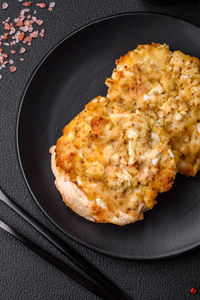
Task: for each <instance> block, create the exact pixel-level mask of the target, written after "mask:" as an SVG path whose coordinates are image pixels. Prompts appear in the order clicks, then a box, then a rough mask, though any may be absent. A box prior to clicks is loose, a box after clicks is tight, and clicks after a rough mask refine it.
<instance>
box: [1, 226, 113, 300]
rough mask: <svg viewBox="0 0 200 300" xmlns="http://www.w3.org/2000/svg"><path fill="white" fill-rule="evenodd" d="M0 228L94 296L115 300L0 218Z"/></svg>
mask: <svg viewBox="0 0 200 300" xmlns="http://www.w3.org/2000/svg"><path fill="white" fill-rule="evenodd" d="M0 228H2V229H3V230H5V231H7V232H8V233H10V234H11V235H12V236H14V237H15V238H16V239H18V240H19V241H20V242H22V243H23V244H25V245H26V246H27V247H28V248H30V249H31V250H32V251H33V252H35V253H36V254H38V255H39V256H40V257H42V258H44V259H45V260H46V261H48V262H49V263H51V265H53V266H55V267H56V268H57V269H59V270H60V271H61V272H63V273H64V274H65V275H67V276H68V277H70V278H72V279H73V280H74V281H76V282H78V283H79V284H80V285H82V286H84V287H85V288H86V289H88V290H89V291H91V292H92V293H94V294H95V295H96V296H98V297H100V298H102V299H105V300H115V296H112V295H110V294H109V293H108V292H107V291H106V290H104V289H102V288H101V287H100V286H98V285H97V284H95V283H94V282H92V281H91V280H90V279H87V278H86V277H84V276H83V275H81V274H80V273H78V272H77V271H75V270H73V269H72V268H71V267H70V266H69V265H67V264H66V263H64V262H62V261H61V260H59V259H58V258H56V257H55V256H54V255H52V254H50V253H49V252H47V251H46V250H45V249H43V248H41V247H40V246H38V245H37V244H35V243H33V242H32V241H31V240H29V239H27V238H26V237H25V236H23V235H22V234H20V233H19V232H17V231H16V230H14V229H13V228H11V227H10V226H8V225H7V224H5V223H4V222H2V221H1V220H0Z"/></svg>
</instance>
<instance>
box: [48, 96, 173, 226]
mask: <svg viewBox="0 0 200 300" xmlns="http://www.w3.org/2000/svg"><path fill="white" fill-rule="evenodd" d="M168 141H169V137H168V135H167V134H166V133H164V132H163V130H162V129H161V128H160V127H159V126H156V124H155V121H154V120H153V119H150V118H147V117H146V116H145V115H144V114H143V113H142V112H132V110H131V109H129V108H128V107H127V106H126V105H124V104H123V103H119V102H118V101H117V102H114V101H110V100H109V99H107V98H103V97H97V98H95V99H93V100H92V101H91V102H90V103H88V104H87V105H86V108H85V109H84V110H83V111H82V112H81V113H80V114H79V115H78V116H77V117H76V118H75V119H73V120H72V122H70V123H69V124H68V125H67V126H66V127H65V128H64V130H63V136H62V137H61V138H60V139H59V140H58V141H57V144H56V148H55V150H54V151H55V154H56V156H55V158H54V159H55V162H56V172H55V168H54V174H55V176H56V186H57V188H58V190H59V191H60V193H61V194H62V196H63V199H64V201H65V202H66V204H67V205H68V206H70V207H71V208H72V209H73V210H74V211H76V212H77V213H79V214H80V215H82V216H83V217H85V218H87V219H89V218H90V219H93V220H94V221H95V222H103V223H107V222H110V223H114V224H118V225H125V224H128V223H130V222H135V221H137V220H141V219H142V218H143V212H144V211H146V210H148V209H152V208H153V206H154V205H155V203H156V201H155V198H156V196H157V194H158V193H159V192H165V191H167V190H169V189H170V188H171V186H172V184H173V181H174V177H175V174H176V170H177V167H176V165H177V154H176V152H173V151H172V150H171V149H170V147H169V145H168ZM54 151H53V152H52V153H54ZM52 157H53V156H52ZM63 178H64V179H63ZM66 182H67V183H66ZM69 182H70V183H71V184H70V186H69ZM72 184H73V185H72ZM65 185H67V188H65ZM73 187H76V193H77V191H78V190H79V191H80V192H81V194H80V195H81V196H80V198H79V199H78V200H77V202H78V203H79V205H76V207H75V204H74V202H76V197H77V195H76V197H74V196H73V195H75V193H74V188H73ZM77 189H78V190H77ZM70 190H71V191H72V194H73V195H70ZM63 191H64V192H63ZM82 199H84V203H87V205H86V206H87V209H88V210H87V211H85V212H83V208H82V206H81V205H80V203H81V201H82ZM79 207H80V211H79Z"/></svg>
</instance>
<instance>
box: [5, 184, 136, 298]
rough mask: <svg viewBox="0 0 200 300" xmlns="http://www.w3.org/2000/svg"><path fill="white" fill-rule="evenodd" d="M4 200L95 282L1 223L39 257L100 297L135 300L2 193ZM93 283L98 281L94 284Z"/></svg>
mask: <svg viewBox="0 0 200 300" xmlns="http://www.w3.org/2000/svg"><path fill="white" fill-rule="evenodd" d="M0 200H2V201H3V202H4V203H5V204H7V205H8V206H9V207H10V208H11V209H12V210H14V211H15V212H16V213H17V214H18V215H20V216H21V217H22V218H23V219H24V220H25V221H27V222H28V223H29V224H30V225H31V226H32V227H33V228H34V229H36V230H37V231H38V232H39V233H40V234H41V235H42V236H43V237H45V238H46V239H47V240H48V241H49V242H51V243H52V244H53V245H54V246H55V247H56V248H57V249H59V250H60V251H61V252H62V253H63V254H64V255H65V256H67V257H68V258H69V259H70V260H71V261H72V262H73V263H75V264H76V265H77V266H78V267H79V268H81V269H82V270H83V271H84V272H85V273H86V274H87V275H88V276H89V277H90V278H91V279H92V280H91V279H87V278H86V277H84V276H83V275H82V274H80V273H79V272H77V271H75V270H73V268H72V267H70V266H69V265H68V264H66V263H64V262H62V261H60V260H59V259H57V258H56V257H55V256H53V255H52V254H50V253H49V252H47V251H46V250H44V249H43V248H41V247H40V246H38V245H37V244H35V243H33V242H32V241H30V240H29V239H27V238H26V237H24V236H22V235H21V234H20V233H18V232H17V231H15V230H13V229H12V228H11V227H9V226H8V225H6V224H5V223H3V222H2V221H0V228H2V229H3V230H5V231H7V232H9V233H10V234H12V235H13V236H14V237H15V238H17V239H18V240H20V241H21V242H22V243H24V244H25V245H26V246H27V247H28V248H30V249H31V250H33V251H34V252H35V253H37V254H38V255H39V256H41V257H42V258H44V259H45V260H47V261H48V262H49V263H51V264H52V265H54V266H55V267H56V268H57V269H59V270H60V271H62V272H63V273H64V274H66V275H67V276H68V277H70V278H72V279H73V280H75V281H76V282H77V283H79V284H80V285H82V286H84V287H85V288H86V289H88V290H89V291H91V292H92V293H94V294H95V295H96V296H98V297H100V298H101V299H105V300H131V299H130V298H129V297H128V296H127V295H125V293H124V292H122V290H121V289H120V288H119V287H118V286H117V285H115V284H114V283H113V282H112V281H110V279H108V278H107V277H106V276H105V275H104V274H103V273H101V272H100V271H99V270H98V269H97V268H95V267H94V266H93V265H92V264H91V263H90V262H89V261H88V260H87V259H85V258H84V257H83V256H82V255H81V254H79V253H78V252H77V251H76V250H75V249H73V248H72V247H71V246H69V245H67V244H65V243H64V242H63V241H62V240H61V239H59V238H58V237H56V236H55V235H54V234H53V233H52V232H51V231H50V230H48V229H47V228H45V227H44V226H43V225H42V224H40V223H39V222H38V221H36V220H35V219H34V218H33V217H32V216H30V215H29V214H28V213H27V212H25V211H24V210H23V209H22V208H20V207H19V206H18V205H17V204H15V203H14V202H13V201H11V200H10V199H9V198H8V197H7V196H6V195H5V194H4V193H3V191H2V190H1V189H0ZM93 280H95V281H96V283H97V284H96V283H95V282H93Z"/></svg>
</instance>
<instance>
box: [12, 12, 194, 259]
mask: <svg viewBox="0 0 200 300" xmlns="http://www.w3.org/2000/svg"><path fill="white" fill-rule="evenodd" d="M151 42H159V43H167V44H169V46H170V48H171V49H172V50H175V49H180V50H182V51H183V52H185V53H188V54H191V55H194V56H197V57H198V56H200V29H199V28H198V27H196V26H195V25H192V24H189V23H187V22H185V21H183V20H180V19H175V18H172V17H168V16H163V15H157V14H143V13H135V14H125V15H118V16H113V17H109V18H106V19H103V20H99V21H97V22H94V23H92V24H90V25H88V26H85V27H84V28H82V29H80V30H78V31H76V32H75V33H73V34H72V35H70V36H68V37H67V38H66V39H64V40H63V41H62V42H61V43H60V44H59V45H57V46H56V47H55V49H54V50H53V51H51V53H50V54H48V55H47V57H46V58H45V60H44V61H43V62H42V63H41V64H40V66H39V67H38V69H37V71H36V72H35V73H34V75H33V76H32V78H31V80H30V83H29V85H28V88H27V90H26V92H25V94H24V97H23V100H22V104H21V108H20V112H19V118H18V126H17V145H18V154H19V159H20V163H21V167H22V170H23V173H24V176H25V179H26V182H27V184H28V187H29V189H30V191H31V192H32V195H33V196H34V199H35V200H36V202H37V203H38V204H39V206H40V207H41V208H42V209H43V211H44V212H45V213H46V214H47V215H48V216H49V218H50V219H51V220H52V221H53V222H54V223H55V224H56V225H57V226H58V227H59V228H60V229H61V230H63V231H64V232H65V233H66V234H67V235H69V236H70V237H72V238H73V239H74V240H76V241H78V242H80V243H82V244H84V245H86V246H88V247H90V248H92V249H95V250H98V251H100V252H103V253H106V254H109V255H114V256H117V257H123V258H134V259H155V258H163V257H168V256H172V255H176V254H179V253H182V252H185V251H187V250H189V249H192V248H194V247H196V246H198V245H199V244H200V217H199V216H200V176H199V175H197V176H196V177H195V178H186V177H184V176H177V179H176V182H175V185H174V187H173V188H172V190H171V191H169V192H168V193H165V194H162V196H160V197H159V198H158V205H157V206H156V207H155V208H154V209H153V210H152V211H150V212H147V213H145V219H144V221H140V222H137V223H135V224H130V225H127V226H125V227H119V226H116V225H111V224H95V223H92V222H89V221H86V220H85V219H83V218H81V217H80V216H78V215H76V214H75V213H74V212H72V211H71V210H70V209H69V208H67V207H66V206H65V205H64V203H63V202H62V200H61V197H60V195H59V193H58V192H57V190H56V188H55V186H54V178H53V175H52V173H51V169H50V155H49V152H48V151H49V148H50V146H51V145H53V144H55V142H56V140H57V139H58V137H60V136H61V135H62V128H63V127H64V126H65V125H66V124H67V123H68V122H69V121H71V119H72V118H74V117H75V116H76V115H77V114H78V113H79V112H80V111H81V110H82V109H83V108H84V106H85V104H86V103H87V102H89V101H90V100H91V99H92V98H93V97H95V96H97V95H106V86H105V84H104V81H105V79H106V77H107V76H110V75H111V73H112V70H113V68H114V66H115V64H114V62H115V59H116V58H118V57H120V56H121V55H123V54H125V53H126V52H127V51H128V50H131V49H134V48H135V47H136V46H137V45H138V44H145V43H151Z"/></svg>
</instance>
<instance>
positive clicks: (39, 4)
mask: <svg viewBox="0 0 200 300" xmlns="http://www.w3.org/2000/svg"><path fill="white" fill-rule="evenodd" d="M36 5H37V6H39V7H40V8H46V7H47V5H46V4H45V3H37V4H36Z"/></svg>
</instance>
